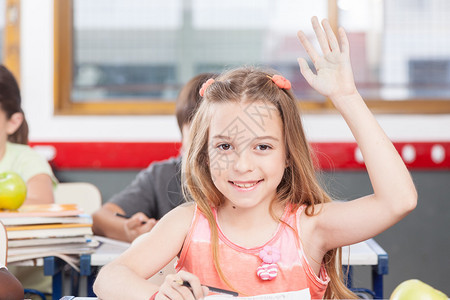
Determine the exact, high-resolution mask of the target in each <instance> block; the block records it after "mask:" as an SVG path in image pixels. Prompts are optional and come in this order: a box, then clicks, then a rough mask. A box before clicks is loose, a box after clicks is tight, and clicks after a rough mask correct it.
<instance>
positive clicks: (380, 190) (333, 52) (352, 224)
mask: <svg viewBox="0 0 450 300" xmlns="http://www.w3.org/2000/svg"><path fill="white" fill-rule="evenodd" d="M312 25H313V29H314V32H315V34H316V36H317V39H318V41H319V45H320V48H321V50H322V53H323V54H322V55H320V54H319V53H318V52H317V51H316V50H315V49H314V48H313V46H312V45H311V43H310V42H309V41H308V39H307V38H306V36H305V34H304V33H303V32H301V31H299V33H298V37H299V39H300V42H301V43H302V45H303V47H304V48H305V50H306V52H307V53H308V55H309V57H310V58H311V60H312V62H313V64H314V66H315V68H316V71H317V73H316V74H314V73H313V72H312V71H311V69H310V68H309V66H308V64H307V63H306V60H305V59H303V58H300V59H299V65H300V70H301V73H302V74H303V76H304V77H305V79H306V80H307V82H308V83H309V84H310V85H311V86H312V87H313V88H314V89H315V90H316V91H318V92H319V93H321V94H322V95H324V96H326V97H328V98H330V99H331V101H332V102H333V104H334V106H335V107H336V109H337V110H338V111H339V113H340V114H341V115H342V117H343V118H344V120H345V121H346V123H347V125H348V126H349V128H350V130H351V132H352V134H353V136H354V137H355V140H356V142H357V144H358V146H359V148H360V150H361V153H362V155H363V158H364V162H365V165H366V168H367V171H368V174H369V177H370V181H371V184H372V187H373V191H374V193H373V194H372V195H368V196H365V197H362V198H359V199H356V200H353V201H348V202H344V203H336V202H331V203H327V204H325V205H324V206H323V209H322V211H321V212H320V213H319V214H318V215H317V216H314V217H312V218H310V219H311V220H313V221H312V223H313V224H314V225H313V226H311V228H314V234H315V236H316V237H317V239H318V240H316V242H318V243H319V245H320V246H321V247H322V249H323V250H325V251H327V250H329V249H332V248H336V247H340V246H343V245H348V244H353V243H356V242H359V241H362V240H365V239H368V238H371V237H373V236H375V235H377V234H379V233H381V232H383V231H384V230H386V229H387V228H389V227H390V226H392V225H394V224H395V223H397V222H398V221H400V220H401V219H402V218H403V217H405V216H406V215H407V214H408V213H409V212H410V211H411V210H413V209H414V208H415V206H416V203H417V193H416V190H415V187H414V184H413V181H412V179H411V176H410V174H409V172H408V170H407V168H406V166H405V164H404V163H403V161H402V159H401V157H400V156H399V154H398V153H397V151H396V149H395V148H394V146H393V145H392V143H391V141H390V140H389V138H388V137H387V136H386V134H385V133H384V131H383V130H382V129H381V127H380V126H379V124H378V123H377V121H376V120H375V117H374V116H373V115H372V113H371V112H370V110H369V109H368V108H367V106H366V104H365V103H364V100H363V99H362V98H361V95H360V94H359V93H358V91H357V89H356V86H355V82H354V79H353V72H352V68H351V64H350V49H349V43H348V40H347V36H346V34H345V31H344V30H343V29H342V28H339V31H338V33H339V38H340V44H339V42H338V39H337V38H336V36H335V34H334V33H333V30H332V29H331V26H330V24H329V22H328V21H327V20H323V21H322V27H321V26H320V24H319V21H318V20H317V18H316V17H314V18H313V19H312Z"/></svg>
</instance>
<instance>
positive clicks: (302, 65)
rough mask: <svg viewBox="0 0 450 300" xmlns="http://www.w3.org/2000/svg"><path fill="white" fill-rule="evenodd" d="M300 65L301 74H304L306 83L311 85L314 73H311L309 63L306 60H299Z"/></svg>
mask: <svg viewBox="0 0 450 300" xmlns="http://www.w3.org/2000/svg"><path fill="white" fill-rule="evenodd" d="M297 61H298V65H299V66H300V72H301V73H302V75H303V77H305V79H306V81H307V82H308V83H309V85H311V83H312V81H313V78H314V76H315V75H314V73H313V71H311V68H310V67H309V65H308V63H307V62H306V60H305V59H304V58H298V59H297Z"/></svg>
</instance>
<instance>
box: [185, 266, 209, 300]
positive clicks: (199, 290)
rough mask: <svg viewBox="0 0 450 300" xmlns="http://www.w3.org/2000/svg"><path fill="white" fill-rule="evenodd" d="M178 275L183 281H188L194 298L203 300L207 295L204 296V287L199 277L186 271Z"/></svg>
mask: <svg viewBox="0 0 450 300" xmlns="http://www.w3.org/2000/svg"><path fill="white" fill-rule="evenodd" d="M178 275H179V276H180V277H181V279H182V280H186V281H187V282H189V284H190V286H191V287H190V289H189V291H190V292H191V293H192V294H193V296H195V299H201V298H204V297H205V296H206V295H207V294H204V289H203V286H202V285H201V283H200V279H198V277H197V276H195V275H193V274H191V273H189V272H185V271H180V272H178Z"/></svg>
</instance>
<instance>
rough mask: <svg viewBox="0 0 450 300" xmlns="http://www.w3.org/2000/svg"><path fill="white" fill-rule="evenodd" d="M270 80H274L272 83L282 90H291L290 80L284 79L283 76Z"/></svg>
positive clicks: (275, 76)
mask: <svg viewBox="0 0 450 300" xmlns="http://www.w3.org/2000/svg"><path fill="white" fill-rule="evenodd" d="M270 79H272V81H273V82H274V83H275V84H276V85H277V86H278V87H279V88H280V89H285V90H289V89H290V88H291V82H290V81H289V80H287V79H286V78H284V77H283V76H281V75H273V76H272V77H270Z"/></svg>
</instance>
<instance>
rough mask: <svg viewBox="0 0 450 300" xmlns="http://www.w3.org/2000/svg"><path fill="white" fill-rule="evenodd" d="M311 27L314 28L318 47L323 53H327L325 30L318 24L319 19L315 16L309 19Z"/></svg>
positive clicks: (328, 48)
mask: <svg viewBox="0 0 450 300" xmlns="http://www.w3.org/2000/svg"><path fill="white" fill-rule="evenodd" d="M311 23H312V27H313V29H314V32H315V33H316V37H317V40H318V42H319V45H320V49H322V53H323V54H324V55H326V54H328V53H329V52H330V45H329V44H328V38H327V35H326V34H325V32H324V31H323V30H322V28H321V27H320V24H319V20H318V19H317V17H316V16H314V17H313V18H312V19H311Z"/></svg>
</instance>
